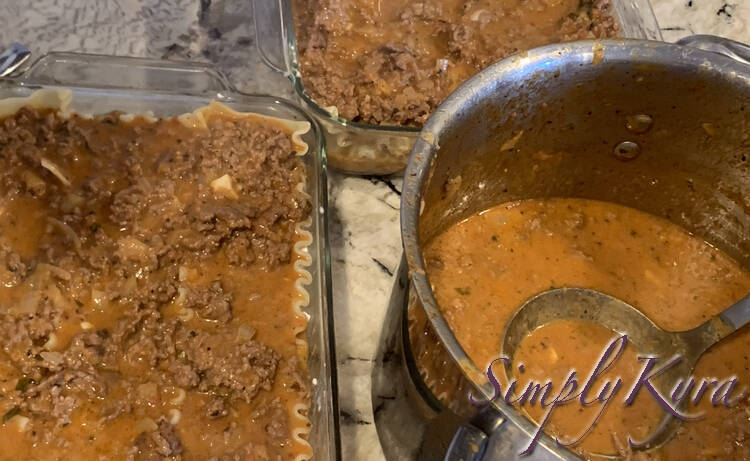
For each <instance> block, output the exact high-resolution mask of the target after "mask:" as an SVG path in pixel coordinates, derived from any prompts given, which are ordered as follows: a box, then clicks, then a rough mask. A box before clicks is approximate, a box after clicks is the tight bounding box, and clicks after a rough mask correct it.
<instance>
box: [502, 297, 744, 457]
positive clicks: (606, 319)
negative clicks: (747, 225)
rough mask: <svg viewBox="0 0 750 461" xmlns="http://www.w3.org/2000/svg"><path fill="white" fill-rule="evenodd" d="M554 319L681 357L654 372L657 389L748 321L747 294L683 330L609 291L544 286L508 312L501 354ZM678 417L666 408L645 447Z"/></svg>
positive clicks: (667, 434) (666, 435)
mask: <svg viewBox="0 0 750 461" xmlns="http://www.w3.org/2000/svg"><path fill="white" fill-rule="evenodd" d="M558 320H581V321H586V322H592V323H596V324H599V325H602V326H604V327H606V328H609V329H610V330H614V331H617V332H620V333H623V334H627V335H628V340H629V341H632V343H633V344H635V345H636V346H637V347H638V350H639V351H640V352H641V353H643V354H648V355H650V356H658V357H661V358H667V359H668V358H672V357H674V356H675V355H679V356H680V357H682V360H681V361H680V362H679V363H677V364H676V365H675V366H673V367H671V368H669V369H668V370H667V371H665V372H664V373H662V374H661V375H659V376H658V377H655V379H654V381H655V382H656V383H657V384H658V387H659V390H660V391H661V392H662V393H663V394H664V391H665V390H666V391H669V390H671V389H672V386H673V385H675V384H676V382H677V379H678V378H684V379H687V378H688V376H690V374H691V373H692V371H693V369H694V368H695V364H696V362H697V361H698V359H699V358H700V356H701V355H703V353H704V352H706V350H708V349H709V348H710V347H711V346H713V345H714V344H716V343H718V342H719V341H721V340H722V339H724V338H726V337H727V336H729V335H730V334H732V333H733V332H735V331H737V330H739V329H740V328H742V327H743V326H745V325H746V324H747V323H748V322H750V295H747V296H745V297H744V298H742V299H741V300H740V301H738V302H736V303H735V304H733V305H732V306H730V307H728V308H726V309H725V310H723V311H722V312H720V313H719V314H717V315H715V316H713V317H711V318H710V319H708V320H707V321H706V322H704V323H703V324H701V325H699V326H697V327H696V328H693V329H692V330H687V331H677V332H671V331H664V330H662V329H661V328H659V327H658V326H656V325H655V324H654V323H653V322H652V321H651V320H650V319H649V318H648V317H646V316H645V315H643V314H642V313H641V312H640V311H639V310H638V309H636V308H634V307H633V306H631V305H629V304H627V303H625V302H623V301H621V300H619V299H617V298H614V297H612V296H609V295H606V294H604V293H600V292H598V291H594V290H588V289H584V288H559V289H553V290H549V291H545V292H543V293H540V294H538V295H536V296H535V297H533V298H531V299H530V300H528V301H527V302H526V303H525V304H524V305H523V306H521V307H520V308H519V309H518V310H517V311H516V313H515V314H514V315H513V317H511V319H510V320H509V321H508V323H507V324H506V326H505V332H504V335H503V353H504V355H505V356H507V357H510V358H511V359H512V358H513V356H514V354H515V352H516V350H517V349H518V346H519V345H520V344H521V341H522V340H523V339H524V338H525V337H526V336H528V335H529V333H531V332H532V331H534V330H535V329H537V328H539V327H541V326H544V325H546V324H548V323H551V322H554V321H558ZM681 423H682V420H681V419H679V418H676V417H674V416H672V415H670V414H669V413H666V416H665V417H664V418H663V419H662V421H661V422H660V424H659V426H658V427H657V428H656V429H655V430H654V432H653V433H652V434H651V435H650V436H649V437H648V439H647V440H646V441H645V442H643V443H642V444H641V445H639V446H638V447H636V448H637V449H639V450H650V449H653V448H657V447H659V446H661V445H663V444H664V443H666V442H668V441H669V440H670V439H671V438H672V436H673V435H674V434H675V432H676V430H677V429H678V428H679V427H680V424H681Z"/></svg>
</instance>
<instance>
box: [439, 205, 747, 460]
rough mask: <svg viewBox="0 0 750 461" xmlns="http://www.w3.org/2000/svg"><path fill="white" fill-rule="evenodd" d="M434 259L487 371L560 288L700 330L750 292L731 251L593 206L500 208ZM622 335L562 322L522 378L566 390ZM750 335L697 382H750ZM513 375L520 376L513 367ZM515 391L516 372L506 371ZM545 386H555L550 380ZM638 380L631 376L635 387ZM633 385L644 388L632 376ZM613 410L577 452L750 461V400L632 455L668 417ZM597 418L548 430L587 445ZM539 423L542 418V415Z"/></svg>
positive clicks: (450, 232) (452, 318)
mask: <svg viewBox="0 0 750 461" xmlns="http://www.w3.org/2000/svg"><path fill="white" fill-rule="evenodd" d="M425 262H426V264H427V271H428V275H429V279H430V283H431V285H432V286H433V287H434V290H435V295H436V297H437V300H438V303H439V305H440V309H441V310H442V311H443V313H444V315H445V317H446V319H447V321H448V323H449V325H450V326H451V328H452V329H453V331H454V333H455V334H456V337H457V339H458V340H459V342H460V343H461V344H462V346H463V347H464V348H465V349H466V351H467V353H468V354H469V356H470V357H471V358H472V360H473V361H474V362H475V363H476V364H477V365H478V366H480V367H486V366H487V364H489V363H490V362H491V361H492V360H493V359H495V358H497V357H499V356H501V355H503V351H502V347H501V343H502V334H503V329H504V326H505V323H506V322H507V321H508V319H509V318H510V316H511V315H512V314H513V312H515V310H516V309H518V308H519V307H520V306H521V305H522V304H523V303H524V302H525V301H526V300H527V299H529V298H530V297H532V296H534V295H535V294H538V293H540V292H542V291H545V290H548V289H550V288H559V287H584V288H591V289H595V290H599V291H602V292H604V293H607V294H610V295H612V296H615V297H618V298H620V299H622V300H623V301H625V302H627V303H629V304H631V305H633V306H636V307H637V308H639V309H640V310H642V312H643V313H644V314H646V315H647V316H648V317H649V318H650V319H651V320H652V321H654V322H655V323H656V324H657V325H658V326H660V327H661V328H663V329H666V330H673V331H678V330H686V329H690V328H693V327H695V326H697V325H699V324H700V323H702V322H703V321H705V320H706V319H707V318H708V317H709V316H711V315H714V314H716V313H718V312H719V311H721V310H722V309H724V308H725V307H727V306H729V305H731V304H732V303H733V302H735V301H737V300H739V299H740V298H742V297H743V296H744V295H745V294H747V293H748V292H749V291H750V273H748V272H747V271H746V270H744V269H743V268H741V267H740V266H739V265H738V264H737V263H736V262H735V261H733V260H732V259H731V258H729V257H728V256H727V255H726V254H724V253H722V252H721V251H719V250H717V249H716V248H714V247H712V246H710V245H709V244H707V243H706V242H704V241H703V240H701V239H699V238H696V237H695V236H692V235H690V234H688V233H687V232H685V231H684V230H683V229H681V228H680V227H678V226H676V225H674V224H672V223H670V222H668V221H666V220H664V219H661V218H657V217H655V216H652V215H649V214H646V213H643V212H640V211H637V210H634V209H631V208H627V207H623V206H620V205H615V204H611V203H604V202H599V201H592V200H583V199H543V200H525V201H519V202H513V203H507V204H502V205H497V206H495V207H493V208H490V209H489V210H486V211H484V212H481V213H478V214H476V215H473V216H471V217H469V218H467V219H465V220H464V221H462V222H459V223H457V224H455V225H453V226H452V227H450V228H448V229H447V230H446V231H444V232H443V233H442V234H440V235H438V236H437V237H435V238H434V239H433V240H432V241H430V242H428V244H427V246H426V248H425ZM613 335H614V333H613V332H611V331H609V330H606V329H605V328H603V327H595V326H594V325H592V324H587V323H576V322H560V323H556V324H550V325H547V326H545V327H542V328H540V329H538V330H536V331H535V332H534V333H533V334H531V335H530V336H529V337H528V338H526V340H525V341H524V342H523V344H522V347H521V349H520V351H519V352H518V353H517V356H516V359H517V360H519V359H520V360H522V361H523V363H524V364H525V366H526V371H525V372H524V373H521V374H520V376H519V372H518V370H517V368H515V367H514V368H513V370H515V373H516V375H515V376H514V377H516V378H521V379H519V384H522V383H523V382H524V379H522V378H523V377H524V376H525V379H529V377H535V378H536V380H537V381H539V380H541V381H544V380H545V379H551V380H552V381H553V382H554V383H557V382H561V379H562V378H561V377H560V375H564V374H565V373H566V372H568V371H569V370H570V369H571V367H576V368H578V369H583V370H586V371H587V370H589V369H590V368H591V367H592V366H593V365H594V362H595V358H596V357H598V356H599V354H600V353H601V352H602V349H603V348H604V346H605V345H606V344H607V343H608V342H609V341H610V339H611V338H612V336H613ZM629 347H630V350H629V351H628V352H627V354H625V355H624V356H622V357H620V359H619V361H618V363H619V365H618V367H620V368H617V369H616V370H611V371H612V372H614V373H619V374H620V375H621V376H623V379H626V376H633V375H637V374H638V372H639V371H640V368H641V364H640V363H639V362H637V361H636V360H635V355H636V354H637V353H638V352H640V351H637V350H634V349H632V345H631V346H629ZM748 351H750V330H748V329H744V330H742V331H740V332H738V333H736V334H734V335H732V336H731V337H729V338H727V339H726V340H725V341H723V342H722V343H720V344H718V345H716V346H715V347H713V348H712V349H710V350H709V351H708V352H707V353H706V354H705V355H704V356H703V357H702V358H701V360H700V361H699V362H698V365H697V367H696V369H695V371H694V374H693V376H696V377H708V378H711V377H715V378H724V377H727V376H732V375H734V376H736V377H737V378H738V379H739V382H740V383H745V384H747V383H750V354H748ZM509 372H510V370H509ZM497 375H498V378H500V379H501V381H502V382H503V384H505V382H506V381H505V379H506V378H505V375H504V374H503V373H498V374H497ZM541 378H544V379H541ZM626 380H627V379H626ZM631 382H632V379H631ZM639 399H640V400H637V401H636V402H637V404H635V405H634V406H632V407H630V408H627V409H626V408H623V402H622V400H623V399H618V401H616V402H614V403H612V404H610V406H609V409H608V410H607V411H606V412H605V414H604V415H603V416H602V419H601V420H600V421H599V422H598V423H597V424H596V426H595V427H594V428H593V430H592V432H591V433H589V434H588V435H587V436H586V437H585V438H584V439H583V440H582V442H580V443H579V444H577V445H575V446H573V449H574V450H576V451H577V452H579V453H580V454H582V455H584V456H585V457H587V458H591V459H598V458H595V455H593V453H617V454H619V455H620V456H621V457H622V458H625V459H630V458H631V457H632V459H639V458H638V457H640V458H643V459H661V460H690V459H732V460H734V459H750V425H749V424H748V417H749V416H750V401H749V400H748V398H747V396H745V397H743V399H742V400H741V401H740V402H738V403H737V404H735V405H734V406H732V407H731V408H727V407H724V406H717V407H714V406H712V405H711V402H710V399H703V400H702V401H701V402H700V403H699V405H698V407H697V408H696V407H691V408H690V409H691V410H694V411H696V412H697V411H703V412H705V417H704V418H703V419H701V420H699V421H694V422H687V423H685V424H683V425H682V427H681V428H680V430H679V432H678V434H677V435H676V437H675V438H674V439H673V440H672V441H671V442H670V443H668V444H667V445H666V446H664V447H663V448H661V449H658V450H655V451H652V452H645V453H632V452H631V450H630V449H629V448H628V442H627V436H628V435H631V436H632V438H633V439H638V438H639V436H642V435H644V434H645V433H648V431H649V428H650V427H653V424H654V422H655V421H658V419H659V417H660V416H661V413H660V411H661V410H660V408H659V407H658V406H656V405H655V402H653V401H652V400H651V399H650V397H649V396H648V395H642V396H640V397H639ZM591 411H593V410H591V409H589V408H581V407H580V404H575V405H572V404H571V405H568V406H566V407H562V408H561V409H560V411H558V413H557V415H556V416H555V417H554V418H553V424H552V426H547V427H548V432H550V433H551V434H553V435H555V436H558V437H560V438H561V439H563V440H569V439H571V437H572V438H573V439H575V438H577V436H578V435H579V430H580V429H581V428H583V427H585V426H586V425H588V424H590V422H591V414H590V412H591ZM529 414H530V416H531V417H532V418H538V417H539V413H538V410H537V409H534V408H533V407H532V408H531V409H530V410H529ZM649 457H650V458H649Z"/></svg>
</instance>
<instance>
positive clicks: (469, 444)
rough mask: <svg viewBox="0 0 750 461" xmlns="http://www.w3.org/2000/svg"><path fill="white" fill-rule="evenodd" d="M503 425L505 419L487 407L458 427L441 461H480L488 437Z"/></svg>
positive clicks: (490, 407)
mask: <svg viewBox="0 0 750 461" xmlns="http://www.w3.org/2000/svg"><path fill="white" fill-rule="evenodd" d="M504 423H505V417H504V416H503V414H502V413H500V412H499V411H497V410H496V409H495V408H494V407H493V406H492V405H489V404H488V405H487V406H485V407H484V408H482V409H481V410H479V413H477V414H476V415H475V416H474V417H473V418H472V419H471V420H470V421H468V422H465V423H463V424H461V425H459V426H458V430H457V431H456V434H455V435H454V436H453V440H451V443H450V445H449V446H448V451H447V452H446V454H445V458H443V461H481V460H482V459H483V458H484V452H485V450H486V448H487V443H488V442H489V439H490V435H492V433H493V432H495V431H496V430H497V429H499V428H500V427H501V426H502V425H503V424H504Z"/></svg>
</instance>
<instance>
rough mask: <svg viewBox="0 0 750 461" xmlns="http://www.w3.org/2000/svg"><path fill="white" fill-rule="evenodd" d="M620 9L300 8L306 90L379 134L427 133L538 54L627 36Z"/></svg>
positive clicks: (442, 2) (476, 5)
mask: <svg viewBox="0 0 750 461" xmlns="http://www.w3.org/2000/svg"><path fill="white" fill-rule="evenodd" d="M610 2H611V0H564V1H550V0H523V1H521V0H518V1H510V2H497V1H492V0H426V1H420V2H403V1H398V0H380V1H378V2H366V1H358V0H347V1H341V0H295V1H294V19H295V29H296V32H297V37H298V44H299V61H300V66H301V70H302V79H303V83H304V86H305V89H306V91H307V92H309V94H310V95H311V96H312V98H313V99H314V100H315V101H317V102H318V103H319V104H320V105H321V106H335V107H336V109H337V110H338V113H339V114H340V115H341V116H342V117H344V118H346V119H348V120H353V121H357V122H362V123H367V124H374V125H412V126H420V125H421V124H422V123H424V121H425V120H426V119H427V117H428V116H429V115H430V113H431V112H432V111H433V110H434V109H435V107H437V105H438V104H440V102H441V101H442V100H443V99H444V98H445V97H446V96H447V95H448V94H449V93H450V92H451V91H453V90H454V89H455V88H456V87H457V86H458V85H459V84H461V83H462V82H464V81H465V80H466V79H468V78H469V77H471V76H472V75H473V74H475V73H477V72H478V71H480V70H482V69H484V68H485V67H487V66H488V65H490V64H491V63H493V62H495V61H498V60H500V59H503V58H505V57H507V56H509V55H511V54H513V53H516V52H518V51H521V50H526V49H530V48H533V47H536V46H540V45H544V44H548V43H554V42H561V41H571V40H579V39H584V38H595V37H596V38H605V37H613V36H616V35H617V34H618V31H619V29H618V26H617V23H616V22H615V20H614V19H613V18H612V6H611V3H610Z"/></svg>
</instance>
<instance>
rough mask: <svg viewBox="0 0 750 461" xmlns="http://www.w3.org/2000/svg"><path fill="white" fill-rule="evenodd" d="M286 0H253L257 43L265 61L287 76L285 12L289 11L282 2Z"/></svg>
mask: <svg viewBox="0 0 750 461" xmlns="http://www.w3.org/2000/svg"><path fill="white" fill-rule="evenodd" d="M284 1H285V0H253V20H254V21H255V45H256V46H257V48H258V53H259V54H260V57H261V59H262V60H263V62H264V63H266V65H267V66H268V67H270V68H271V69H273V70H275V71H276V72H279V73H281V74H283V75H285V76H288V75H289V70H288V68H287V65H286V52H285V50H286V48H285V44H286V38H287V37H286V30H285V28H284V13H285V11H288V9H285V8H284V6H285V5H283V4H282V2H284Z"/></svg>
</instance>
